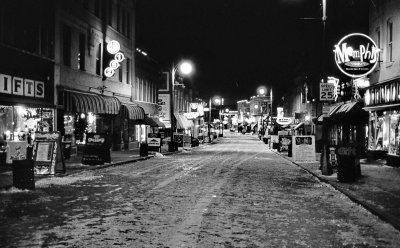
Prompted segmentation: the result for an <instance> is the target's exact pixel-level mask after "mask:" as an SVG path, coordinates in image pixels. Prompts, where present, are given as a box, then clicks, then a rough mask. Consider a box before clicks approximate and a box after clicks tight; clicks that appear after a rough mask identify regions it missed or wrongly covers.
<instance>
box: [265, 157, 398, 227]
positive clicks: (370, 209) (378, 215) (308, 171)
mask: <svg viewBox="0 0 400 248" xmlns="http://www.w3.org/2000/svg"><path fill="white" fill-rule="evenodd" d="M272 151H273V152H274V153H275V154H277V155H279V156H280V157H282V158H284V159H286V160H287V161H289V162H291V163H292V164H295V165H297V166H298V167H300V168H301V169H303V170H305V171H306V172H307V173H309V174H311V175H312V176H314V177H316V178H317V179H318V180H319V181H321V182H323V183H326V184H329V185H330V186H332V187H333V188H334V189H335V190H337V191H339V192H340V193H342V194H344V195H345V196H347V198H349V199H350V200H351V201H352V202H354V203H356V204H358V205H360V206H362V207H363V208H365V209H366V210H367V211H369V212H370V213H371V214H373V215H375V216H377V217H378V218H379V219H381V220H382V221H384V222H385V223H387V224H390V225H391V226H392V227H393V228H395V229H396V230H398V231H400V224H399V223H395V222H392V221H390V220H389V219H388V218H387V217H386V216H384V215H383V214H381V213H379V212H378V211H377V210H375V209H374V208H373V207H371V206H369V205H368V204H366V203H364V202H362V201H360V200H358V199H357V198H356V197H354V196H353V195H351V194H348V193H347V192H346V191H345V190H342V189H341V188H340V187H337V186H336V184H334V183H332V182H331V181H329V180H328V179H326V178H323V177H321V176H320V175H318V174H316V173H315V172H313V171H311V170H309V169H307V168H306V167H304V166H302V165H301V164H298V163H296V162H294V161H292V160H290V159H289V158H287V157H285V156H283V155H282V154H280V153H278V152H276V151H274V150H272Z"/></svg>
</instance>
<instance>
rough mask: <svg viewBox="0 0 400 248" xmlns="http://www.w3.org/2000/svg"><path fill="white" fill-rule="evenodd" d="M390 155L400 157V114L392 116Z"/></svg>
mask: <svg viewBox="0 0 400 248" xmlns="http://www.w3.org/2000/svg"><path fill="white" fill-rule="evenodd" d="M388 153H389V154H394V155H400V114H398V113H395V114H392V115H391V116H390V131H389V150H388Z"/></svg>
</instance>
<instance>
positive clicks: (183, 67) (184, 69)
mask: <svg viewBox="0 0 400 248" xmlns="http://www.w3.org/2000/svg"><path fill="white" fill-rule="evenodd" d="M192 71H193V65H192V63H190V62H189V61H181V62H180V63H178V64H177V65H176V66H175V65H174V64H172V69H171V81H170V82H169V88H170V95H171V99H170V118H171V135H170V136H171V142H170V147H169V149H168V150H169V151H170V152H172V151H175V148H174V145H173V142H174V131H175V117H174V110H175V107H174V95H175V94H174V92H175V89H174V86H175V85H177V86H178V85H183V84H179V83H178V84H176V83H175V76H176V73H178V74H182V75H186V76H187V75H190V74H191V73H192Z"/></svg>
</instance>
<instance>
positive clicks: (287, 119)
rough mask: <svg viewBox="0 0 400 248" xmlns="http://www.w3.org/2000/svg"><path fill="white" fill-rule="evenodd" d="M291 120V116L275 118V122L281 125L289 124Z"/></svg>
mask: <svg viewBox="0 0 400 248" xmlns="http://www.w3.org/2000/svg"><path fill="white" fill-rule="evenodd" d="M292 122H293V118H291V117H278V118H276V123H278V124H279V125H282V126H287V125H290V124H292Z"/></svg>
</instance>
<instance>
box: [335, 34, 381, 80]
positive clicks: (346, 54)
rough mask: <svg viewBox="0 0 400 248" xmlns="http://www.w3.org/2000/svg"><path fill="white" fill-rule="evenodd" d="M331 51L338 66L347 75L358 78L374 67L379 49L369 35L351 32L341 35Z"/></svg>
mask: <svg viewBox="0 0 400 248" xmlns="http://www.w3.org/2000/svg"><path fill="white" fill-rule="evenodd" d="M333 51H334V53H335V61H336V65H337V66H338V68H339V69H340V70H341V71H342V72H343V73H344V74H346V75H347V76H349V77H352V78H359V77H364V76H366V75H368V74H370V73H371V72H372V71H373V70H374V69H375V67H376V65H377V63H378V59H379V52H380V51H381V50H380V49H379V48H378V47H377V46H376V44H375V42H374V41H373V40H372V39H371V38H370V37H369V36H367V35H365V34H361V33H352V34H349V35H346V36H345V37H343V38H342V39H341V40H340V41H339V43H338V44H336V45H335V50H333Z"/></svg>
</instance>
